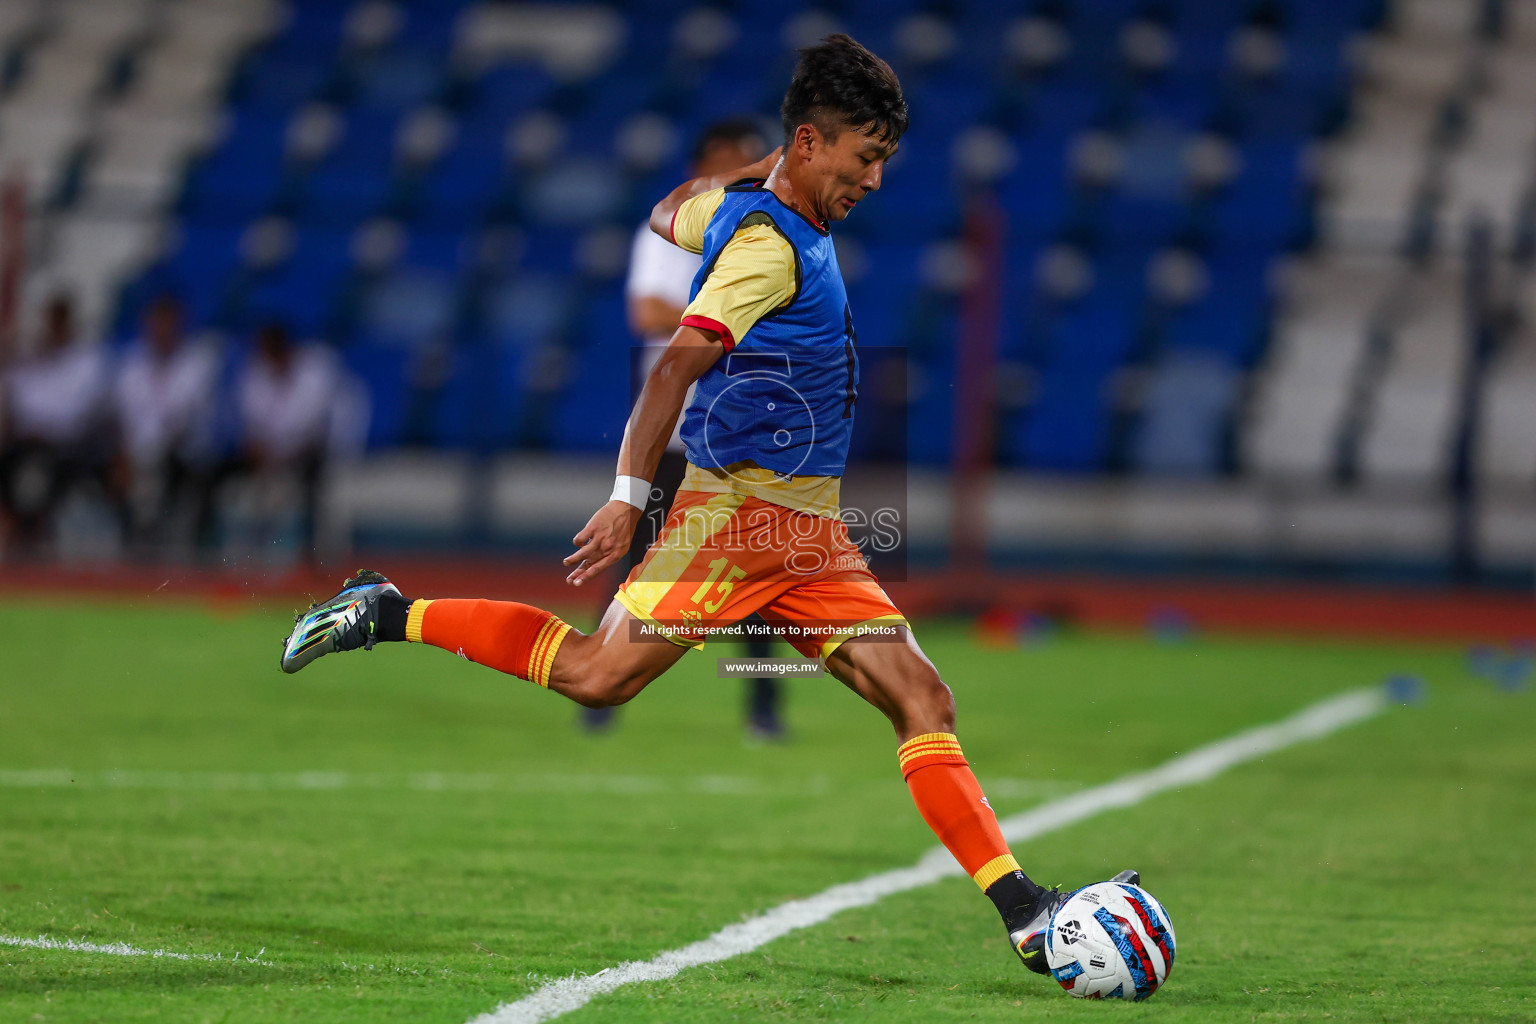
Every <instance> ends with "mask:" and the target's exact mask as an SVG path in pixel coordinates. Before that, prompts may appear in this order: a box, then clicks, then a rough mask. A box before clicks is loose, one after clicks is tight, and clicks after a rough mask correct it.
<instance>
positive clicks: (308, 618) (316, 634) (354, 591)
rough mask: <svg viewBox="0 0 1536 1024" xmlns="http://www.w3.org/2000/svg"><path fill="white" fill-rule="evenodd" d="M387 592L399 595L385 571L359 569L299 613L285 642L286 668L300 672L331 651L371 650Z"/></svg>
mask: <svg viewBox="0 0 1536 1024" xmlns="http://www.w3.org/2000/svg"><path fill="white" fill-rule="evenodd" d="M386 594H393V595H394V596H395V597H397V598H399V597H400V591H399V590H398V589H396V587H395V585H394V584H393V583H391V582H389V580H388V579H386V578H385V577H384V575H383V574H381V573H376V572H374V571H372V570H371V569H359V570H358V572H357V575H356V576H354V577H352V578H351V579H349V580H347V581H346V582H345V583H343V584H342V585H341V590H340V591H339V592H337V594H336V595H335V596H334V597H331V598H327V599H326V600H324V601H316V602H315V603H314V604H312V605H310V606H309V610H308V611H305V612H300V613H299V614H298V615H296V616H295V617H294V621H293V632H292V633H290V634H288V639H287V640H286V641H284V642H283V660H282V666H283V671H284V672H297V671H298V670H299V669H301V668H303V667H304V666H305V665H308V664H309V663H310V662H312V661H314V660H315V659H316V658H319V657H321V656H322V655H326V654H330V653H331V652H332V651H355V650H357V649H358V648H359V647H361V648H362V649H363V650H365V651H368V650H372V649H373V644H374V641H375V640H376V639H377V637H376V632H377V630H378V627H379V599H380V598H381V597H383V596H384V595H386ZM401 600H404V599H403V598H401Z"/></svg>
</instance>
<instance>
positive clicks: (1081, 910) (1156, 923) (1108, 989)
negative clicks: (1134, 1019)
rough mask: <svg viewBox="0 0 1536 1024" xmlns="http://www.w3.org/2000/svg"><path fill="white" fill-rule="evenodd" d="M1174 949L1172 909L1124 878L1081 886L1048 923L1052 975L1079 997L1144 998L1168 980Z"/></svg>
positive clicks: (1048, 960) (1047, 956) (1047, 950)
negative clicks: (1123, 882) (1170, 910)
mask: <svg viewBox="0 0 1536 1024" xmlns="http://www.w3.org/2000/svg"><path fill="white" fill-rule="evenodd" d="M1173 949H1174V943H1173V924H1172V922H1170V921H1169V920H1168V911H1166V910H1164V909H1163V905H1162V904H1161V903H1159V902H1157V900H1155V899H1153V898H1152V894H1151V893H1149V892H1147V890H1145V889H1143V888H1141V887H1140V886H1137V885H1124V884H1122V883H1120V882H1096V883H1094V884H1093V885H1089V886H1084V887H1083V888H1081V889H1079V890H1077V892H1075V893H1073V894H1072V895H1071V896H1069V897H1068V898H1067V900H1066V902H1065V903H1063V904H1062V905H1061V906H1060V907H1058V908H1057V909H1056V913H1054V914H1052V915H1051V923H1050V924H1049V925H1047V926H1046V929H1045V962H1046V964H1047V966H1049V967H1050V969H1051V976H1052V977H1053V978H1055V979H1056V980H1057V981H1058V982H1060V984H1061V987H1062V988H1064V989H1066V990H1067V993H1068V994H1069V995H1072V996H1076V997H1077V998H1079V999H1132V1000H1137V1001H1140V1000H1142V999H1146V998H1147V997H1148V996H1150V995H1151V994H1152V993H1154V992H1156V991H1157V987H1158V986H1159V985H1161V984H1162V983H1163V982H1164V981H1166V980H1168V970H1169V968H1171V967H1172V966H1173Z"/></svg>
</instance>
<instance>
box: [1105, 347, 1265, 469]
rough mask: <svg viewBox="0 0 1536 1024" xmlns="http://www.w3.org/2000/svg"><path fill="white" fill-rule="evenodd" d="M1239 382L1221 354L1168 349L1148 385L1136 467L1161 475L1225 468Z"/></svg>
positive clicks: (1135, 445)
mask: <svg viewBox="0 0 1536 1024" xmlns="http://www.w3.org/2000/svg"><path fill="white" fill-rule="evenodd" d="M1238 383H1239V377H1238V374H1237V371H1236V370H1235V369H1234V368H1233V366H1232V365H1231V363H1229V362H1227V361H1226V360H1225V359H1223V358H1222V357H1221V356H1219V355H1213V354H1211V353H1205V352H1186V351H1177V350H1176V351H1171V352H1169V353H1167V354H1166V355H1165V356H1164V358H1163V359H1162V360H1160V361H1159V363H1158V365H1157V366H1156V367H1155V368H1154V370H1153V372H1152V375H1151V379H1150V382H1149V383H1148V385H1147V389H1146V392H1145V397H1144V401H1143V412H1142V419H1141V423H1140V427H1139V430H1138V431H1137V433H1136V435H1135V441H1134V442H1133V445H1132V455H1131V461H1132V464H1133V466H1134V467H1135V468H1136V469H1138V470H1141V471H1142V472H1147V473H1159V474H1180V475H1193V476H1210V475H1213V474H1215V473H1217V472H1219V471H1220V470H1221V468H1222V460H1223V453H1224V451H1225V435H1226V430H1227V427H1228V424H1229V421H1230V419H1231V416H1232V411H1233V408H1234V406H1235V405H1236V400H1237V389H1238Z"/></svg>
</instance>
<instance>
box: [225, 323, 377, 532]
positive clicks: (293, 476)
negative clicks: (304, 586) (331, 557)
mask: <svg viewBox="0 0 1536 1024" xmlns="http://www.w3.org/2000/svg"><path fill="white" fill-rule="evenodd" d="M235 404H236V407H237V410H238V412H239V419H240V443H241V450H242V464H243V466H242V468H243V470H244V472H245V473H246V475H247V481H248V482H250V483H253V484H255V487H254V490H253V491H252V492H248V493H249V494H250V495H252V497H250V499H249V500H248V506H249V507H248V509H247V511H248V514H249V515H250V516H253V517H254V520H255V521H258V522H260V523H262V524H264V527H265V528H270V527H272V526H273V525H274V524H275V523H276V522H278V521H280V520H281V519H282V518H283V517H284V516H285V515H288V514H291V513H292V512H294V511H297V513H298V516H299V523H300V533H301V538H300V543H301V546H302V553H303V557H304V558H306V559H313V558H314V557H315V549H316V544H315V541H316V525H317V521H318V510H319V504H320V492H321V487H322V484H323V482H324V474H325V471H326V469H327V467H328V466H329V465H330V464H331V462H332V461H333V459H334V457H335V456H337V455H345V454H349V453H351V452H352V451H354V450H355V449H357V448H359V447H360V446H361V444H362V440H363V435H364V434H365V433H366V430H367V415H368V412H367V401H366V398H365V397H362V396H361V395H360V393H359V385H358V383H357V382H356V380H355V379H354V378H353V377H352V375H351V374H349V373H348V372H347V371H346V369H345V367H344V366H343V365H342V364H341V361H340V359H338V358H337V356H336V354H335V352H334V351H332V350H331V349H330V348H329V347H328V346H326V345H323V344H320V343H318V342H308V343H305V344H302V345H299V344H295V343H294V341H293V337H292V335H291V334H290V333H289V330H288V328H287V326H286V325H285V324H283V323H282V322H280V321H277V320H271V321H268V322H267V323H265V324H263V325H262V327H261V328H260V329H259V330H258V331H257V333H256V346H255V348H254V350H253V351H252V353H251V356H250V358H249V359H248V360H247V361H246V363H245V366H244V367H243V368H242V369H241V371H240V375H239V378H238V380H237V381H236V384H235Z"/></svg>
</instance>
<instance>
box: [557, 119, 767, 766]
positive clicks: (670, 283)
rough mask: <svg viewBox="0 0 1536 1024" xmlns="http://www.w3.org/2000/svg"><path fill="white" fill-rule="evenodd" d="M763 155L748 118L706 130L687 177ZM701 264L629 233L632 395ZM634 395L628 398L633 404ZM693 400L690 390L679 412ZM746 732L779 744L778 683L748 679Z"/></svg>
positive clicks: (658, 507)
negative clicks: (635, 347) (635, 342)
mask: <svg viewBox="0 0 1536 1024" xmlns="http://www.w3.org/2000/svg"><path fill="white" fill-rule="evenodd" d="M767 152H768V143H767V141H766V139H765V136H764V133H763V130H762V126H761V125H759V123H758V122H757V121H755V120H753V119H751V118H745V117H742V118H730V119H728V120H724V121H719V122H716V123H715V124H712V125H710V126H709V127H708V128H705V129H704V131H703V132H702V133H701V134H700V136H699V138H698V141H697V142H696V143H695V144H694V149H693V156H692V169H691V171H690V172H689V176H691V177H700V176H708V175H713V174H724V173H726V172H728V171H731V170H734V169H735V168H737V167H745V166H747V165H748V164H751V163H754V162H756V161H758V160H760V159H762V157H763V156H764V155H765V154H766V153H767ZM701 265H702V260H701V258H700V257H699V256H698V255H697V254H695V253H691V252H689V251H688V250H686V249H683V248H680V247H679V246H676V245H673V244H672V243H671V242H669V241H667V240H666V239H665V238H662V237H661V236H660V235H658V234H656V232H654V231H652V230H651V229H650V224H649V222H647V223H643V224H641V225H640V227H639V228H638V229H637V230H636V231H635V240H634V242H633V244H632V245H631V246H630V252H629V276H628V277H627V278H626V280H625V282H624V300H625V312H626V313H627V315H628V320H629V329H630V330H631V331H632V332H633V333H634V335H635V336H636V337H637V338H639V339H641V342H642V346H641V348H640V350H639V352H638V353H636V354H635V357H636V361H637V364H638V365H636V366H635V367H634V369H633V371H632V373H631V377H630V379H631V380H632V381H633V382H634V390H635V391H636V394H638V391H639V385H640V384H641V383H642V382H643V381H644V380H645V378H646V376H647V375H648V374H649V373H650V371H651V366H652V365H653V364H654V363H655V361H656V359H657V358H658V357H659V355H660V354H661V350H662V349H663V348H665V347H666V345H667V343H668V342H669V341H671V340H672V334H673V332H675V331H676V330H677V325H678V323H679V321H681V320H682V318H683V310H684V308H685V307H687V305H688V295H689V292H690V291H691V290H692V288H693V279H694V276H695V275H696V274H698V272H699V267H700V266H701ZM634 397H635V396H633V395H632V396H631V399H633V398H634ZM692 401H693V391H692V389H689V392H688V397H687V398H685V399H684V407H685V408H686V406H687V404H688V403H689V402H692ZM681 431H682V418H681V417H679V418H678V422H677V426H676V427H674V428H673V430H672V439H671V440H670V441H669V442H668V443H667V450H666V452H665V453H664V454H663V455H662V457H661V463H660V464H659V465H658V466H657V467H656V478H655V480H653V481H652V484H651V500H650V504H649V506H648V507H647V508H646V511H645V514H644V515H643V516H642V517H641V520H640V525H639V526H638V527H637V528H636V529H635V537H634V541H633V542H632V543H631V545H630V552H629V565H630V567H633V566H635V565H637V564H639V562H640V561H641V560H642V559H644V558H645V552H646V549H647V548H648V547H650V545H651V542H652V541H654V540H655V539H656V537H657V536H658V535H659V533H660V531H661V526H662V523H663V522H665V520H666V517H667V510H668V509H669V508H671V506H672V498H673V496H674V495H675V494H676V493H677V488H678V485H679V484H681V483H682V481H683V472H684V470H685V469H686V467H687V456H686V454H685V453H684V449H683V442H682V437H681ZM747 621H748V623H750V624H753V625H758V624H761V623H762V620H761V619H759V618H758V617H757V616H753V617H752V618H751V619H749V620H747ZM746 644H747V650H748V653H749V654H750V656H751V657H754V658H766V657H769V656H771V655H772V654H773V642H772V641H771V640H766V639H763V638H761V637H759V636H752V637H750V638H749V639H748V640H747V641H746ZM615 710H616V709H615V708H611V707H607V708H583V709H582V713H581V715H582V722H583V723H584V724H585V725H586V726H587V727H588V728H590V729H603V728H606V727H608V726H609V725H611V724H612V722H613V716H614V712H615ZM746 727H747V731H748V732H749V733H750V734H752V735H753V736H755V737H756V738H759V739H778V738H780V737H781V736H782V735H783V733H784V724H783V722H782V720H781V719H780V717H779V682H778V680H776V679H773V678H761V679H751V680H748V684H747V709H746Z"/></svg>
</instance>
